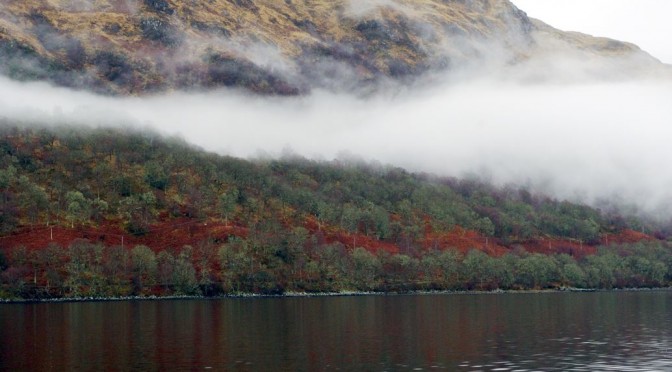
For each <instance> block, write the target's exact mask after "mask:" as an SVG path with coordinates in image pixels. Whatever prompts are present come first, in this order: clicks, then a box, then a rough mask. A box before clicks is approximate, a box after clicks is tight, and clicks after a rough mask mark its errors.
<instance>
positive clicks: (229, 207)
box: [0, 122, 672, 299]
mask: <svg viewBox="0 0 672 372" xmlns="http://www.w3.org/2000/svg"><path fill="white" fill-rule="evenodd" d="M668 231H669V229H668V228H667V227H666V226H664V225H661V224H658V223H655V222H652V221H649V220H646V219H642V218H638V217H635V216H631V215H623V214H621V213H619V211H618V209H617V208H610V207H605V208H603V209H597V208H594V207H590V206H588V205H584V204H580V203H572V202H568V201H564V200H557V199H555V198H552V197H549V196H547V195H542V194H539V193H537V192H534V191H530V190H529V189H527V188H524V187H517V186H506V185H505V186H495V185H492V184H490V183H488V182H484V181H482V180H479V179H476V178H470V179H456V178H452V177H439V176H435V175H430V174H418V173H411V172H408V171H406V170H403V169H400V168H396V167H391V166H385V165H380V164H375V163H366V162H363V161H360V160H356V159H354V160H353V159H345V160H344V159H337V160H332V161H314V160H309V159H305V158H302V157H300V156H296V155H292V154H288V155H285V156H283V157H281V158H276V159H255V160H246V159H238V158H233V157H229V156H222V155H218V154H214V153H209V152H206V151H203V150H202V149H199V148H197V147H195V146H192V145H189V144H187V143H185V142H184V141H183V140H181V139H178V138H169V137H164V136H161V135H159V134H157V133H153V132H150V131H147V130H142V131H140V130H133V129H128V128H124V129H119V128H117V129H115V128H92V127H84V126H81V127H78V126H50V127H47V126H35V125H26V124H20V125H19V123H12V122H2V123H0V298H2V299H43V298H71V297H120V296H149V295H157V296H162V295H202V296H221V295H229V294H244V293H260V294H283V293H287V292H344V291H376V292H406V291H414V290H496V289H521V290H522V289H545V288H556V289H557V288H623V287H663V286H669V285H670V283H671V282H672V251H671V250H670V245H669V243H668V242H667V237H668V235H669V233H668Z"/></svg>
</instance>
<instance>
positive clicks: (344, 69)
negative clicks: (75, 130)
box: [0, 0, 657, 95]
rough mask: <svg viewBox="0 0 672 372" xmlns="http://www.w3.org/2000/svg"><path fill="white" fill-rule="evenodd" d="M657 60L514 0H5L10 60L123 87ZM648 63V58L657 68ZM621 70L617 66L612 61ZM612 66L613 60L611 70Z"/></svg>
mask: <svg viewBox="0 0 672 372" xmlns="http://www.w3.org/2000/svg"><path fill="white" fill-rule="evenodd" d="M558 50H563V52H562V53H565V52H566V51H570V52H571V53H574V54H576V55H579V56H580V58H579V59H583V60H592V59H594V58H601V59H607V60H611V61H616V62H615V63H616V65H617V66H618V67H617V69H616V70H618V71H622V72H623V71H625V72H624V73H626V74H627V73H631V72H632V69H630V68H624V67H623V65H622V64H619V63H620V62H618V61H622V60H624V59H628V60H633V59H634V60H636V63H635V65H637V66H646V67H645V68H648V67H649V66H650V65H654V64H657V61H655V60H654V59H653V58H651V57H650V56H648V55H647V54H646V53H644V52H642V51H640V50H639V48H637V47H636V46H634V45H631V44H626V43H622V42H618V41H614V40H606V39H599V38H592V37H589V36H586V35H581V34H575V33H564V32H560V31H558V30H555V29H553V28H551V27H549V26H547V25H545V24H543V23H542V22H539V21H536V20H533V19H530V18H528V17H527V15H526V14H525V13H524V12H523V11H521V10H519V9H517V8H516V7H515V6H514V5H513V4H511V3H510V2H509V1H508V0H370V1H357V0H283V1H280V0H256V1H251V0H207V1H206V0H204V1H195V0H5V1H3V3H2V5H0V72H1V73H2V74H5V75H9V76H11V77H13V78H17V79H39V80H49V81H52V82H54V83H56V84H59V85H64V86H72V87H78V88H85V89H90V90H93V91H97V92H104V93H111V94H142V93H151V92H157V91H165V90H170V89H199V88H216V87H222V86H226V87H240V88H245V89H248V90H251V91H253V92H257V93H263V94H280V95H292V94H301V93H304V92H307V91H310V90H311V89H314V88H327V89H335V90H371V89H375V88H376V87H379V86H380V85H381V84H383V83H386V82H401V83H407V82H411V81H414V80H416V79H417V78H418V77H420V76H426V74H425V73H427V72H431V71H445V70H449V71H464V70H473V69H474V68H476V67H477V66H482V65H493V64H494V65H497V66H507V65H509V66H512V65H520V64H525V63H528V62H529V61H534V60H540V61H544V60H545V59H553V58H554V56H555V55H556V54H557V53H558ZM643 68H644V67H643ZM609 73H610V72H609ZM605 74H607V72H605Z"/></svg>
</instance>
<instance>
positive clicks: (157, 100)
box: [0, 1, 672, 220]
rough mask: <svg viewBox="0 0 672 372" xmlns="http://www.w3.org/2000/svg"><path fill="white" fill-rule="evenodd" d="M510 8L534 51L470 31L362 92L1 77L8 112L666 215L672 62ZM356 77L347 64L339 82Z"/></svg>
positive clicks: (0, 112)
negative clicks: (140, 86) (273, 92)
mask: <svg viewBox="0 0 672 372" xmlns="http://www.w3.org/2000/svg"><path fill="white" fill-rule="evenodd" d="M372 4H373V5H375V7H373V8H372V7H371V6H369V7H353V8H352V9H350V11H351V12H354V13H356V14H357V15H358V16H363V15H366V14H368V13H369V12H371V9H378V8H379V7H381V6H387V7H389V6H390V4H393V5H394V4H396V2H394V1H377V2H375V3H372ZM391 9H392V10H394V11H398V9H397V7H396V6H395V7H393V8H391ZM512 9H513V10H515V11H516V12H514V13H515V14H517V17H518V18H520V19H523V20H525V21H526V22H530V23H524V25H527V26H529V27H530V29H534V32H533V33H532V34H531V35H533V37H534V40H535V48H534V54H533V55H529V56H527V57H526V58H521V57H520V56H516V55H511V52H510V51H509V50H507V49H506V48H505V45H504V44H498V43H491V42H486V41H484V40H480V41H475V40H474V39H469V38H464V39H462V40H461V41H460V42H461V43H467V44H469V45H468V46H469V48H470V49H474V50H476V51H477V53H475V54H474V55H478V56H479V57H478V58H475V59H474V58H466V59H465V60H464V62H465V63H464V64H461V65H459V66H454V67H453V68H451V69H447V70H435V71H431V72H427V73H425V74H423V75H422V76H421V77H419V78H418V79H417V81H416V82H414V83H411V84H399V83H394V82H384V83H383V84H382V85H380V87H379V88H380V89H377V90H374V91H373V92H366V93H362V92H361V91H357V92H356V93H348V92H347V91H348V90H347V89H345V90H344V89H336V90H322V89H324V88H318V89H314V90H312V91H311V92H310V93H306V94H304V95H298V96H293V97H280V96H270V97H269V96H258V95H253V94H252V93H249V92H247V91H243V90H239V89H234V88H227V89H220V90H210V91H191V92H189V93H187V92H183V91H170V92H168V93H161V94H156V95H149V96H142V97H132V96H121V95H120V96H117V97H110V96H102V95H96V94H94V93H86V92H83V91H75V90H71V89H68V88H63V87H54V86H52V85H49V84H47V83H43V82H17V81H14V80H10V79H8V78H5V77H0V117H4V118H6V119H9V120H10V121H20V122H23V123H26V124H28V123H41V124H63V123H66V124H70V123H74V124H83V125H110V126H134V127H137V126H140V127H149V128H153V129H156V130H158V131H159V132H161V133H165V134H169V135H178V136H182V137H184V138H185V139H186V140H187V141H189V142H191V143H194V144H196V145H199V146H202V147H203V148H205V149H207V150H211V151H216V152H218V153H222V154H230V155H234V156H240V157H259V156H262V157H264V156H272V157H278V156H283V154H287V153H293V154H298V155H301V156H306V157H309V158H315V159H334V158H356V159H361V160H364V161H367V162H379V163H382V164H390V165H395V166H401V167H404V168H407V169H409V170H411V171H426V172H431V173H436V174H438V175H442V176H457V177H482V178H486V179H488V180H490V181H492V182H495V183H497V184H510V183H512V184H516V185H527V186H529V187H530V188H531V189H533V190H538V191H544V192H549V193H551V194H552V195H554V196H557V197H560V198H569V199H571V200H574V201H585V202H588V203H592V204H594V205H598V206H599V205H603V204H604V202H605V200H606V201H609V202H610V203H616V204H619V205H626V206H629V208H632V209H633V211H635V212H647V213H654V214H655V215H656V216H658V217H659V218H661V219H664V220H669V219H670V217H669V213H670V212H672V172H669V170H670V165H669V159H672V146H670V145H669V143H668V139H669V138H672V127H671V126H670V118H672V107H671V106H670V105H669V102H671V101H672V84H671V82H672V79H671V78H670V73H669V66H665V65H662V64H660V63H658V61H656V60H655V59H654V58H651V56H648V55H647V54H646V53H642V52H640V51H639V49H638V48H636V47H635V46H632V45H629V44H623V43H618V42H615V41H611V40H608V39H593V38H588V37H587V36H585V35H581V34H575V33H561V32H559V31H558V30H555V29H552V28H550V27H548V26H546V25H544V24H542V23H540V22H539V21H536V20H528V19H527V16H523V14H522V13H520V12H517V10H516V9H515V8H512ZM402 10H403V9H402ZM513 10H512V12H513ZM504 14H505V15H506V14H508V13H504ZM512 14H513V13H512ZM518 18H515V19H518ZM506 19H508V18H506ZM515 19H514V20H515ZM517 22H518V21H517ZM516 24H517V23H516ZM528 31H529V30H528ZM416 36H417V35H416ZM509 36H510V35H509ZM451 40H453V42H454V41H455V39H451ZM458 44H459V43H458ZM521 45H522V44H521ZM525 45H526V44H525ZM577 45H578V46H583V47H577ZM453 47H454V46H453ZM598 47H599V48H598ZM458 49H459V48H458ZM596 50H599V52H597V54H596V53H595V51H596ZM624 50H625V51H627V53H625V52H623V51H624ZM245 52H246V53H248V54H249V55H248V56H247V57H248V59H249V60H252V61H261V62H259V63H260V64H262V65H272V66H276V67H277V66H291V64H292V61H288V60H287V61H286V60H283V58H284V57H282V56H280V55H279V54H277V53H273V50H271V51H270V52H269V49H268V48H248V49H246V50H245ZM612 52H613V53H612ZM526 53H527V52H526ZM523 54H524V53H523ZM612 54H613V55H612ZM514 62H515V63H514ZM322 67H324V66H322ZM289 70H292V69H291V68H289ZM274 73H277V74H284V73H285V72H284V70H283V68H275V67H274ZM287 74H289V75H291V72H287ZM289 75H288V76H289ZM348 76H349V75H348V74H347V73H344V74H342V75H338V77H339V79H340V81H339V84H340V85H342V87H347V86H349V84H348V81H347V79H348ZM290 78H291V76H289V77H287V79H289V80H291V79H290ZM388 83H389V85H386V84H388ZM356 84H358V83H356V82H354V81H353V83H352V84H351V85H352V86H355V85H356ZM322 85H328V84H322Z"/></svg>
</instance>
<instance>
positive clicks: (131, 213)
mask: <svg viewBox="0 0 672 372" xmlns="http://www.w3.org/2000/svg"><path fill="white" fill-rule="evenodd" d="M120 211H121V214H122V216H123V218H124V219H125V220H126V229H127V230H128V232H130V233H132V234H134V235H144V234H145V233H147V231H149V226H150V224H151V223H152V222H154V218H155V217H156V214H157V211H156V197H155V196H154V193H153V192H151V191H148V192H145V193H142V194H136V195H133V196H129V197H126V198H124V199H122V200H121V203H120Z"/></svg>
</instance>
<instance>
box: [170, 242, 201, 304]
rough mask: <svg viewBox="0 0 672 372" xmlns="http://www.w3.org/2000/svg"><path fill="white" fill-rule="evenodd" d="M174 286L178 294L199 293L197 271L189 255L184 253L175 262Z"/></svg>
mask: <svg viewBox="0 0 672 372" xmlns="http://www.w3.org/2000/svg"><path fill="white" fill-rule="evenodd" d="M173 285H174V288H175V293H176V294H181V295H196V294H198V293H199V291H198V280H196V270H195V269H194V265H193V264H192V263H191V257H190V255H189V253H187V252H185V251H183V252H182V253H180V255H179V256H178V257H177V259H176V260H175V266H174V268H173Z"/></svg>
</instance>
